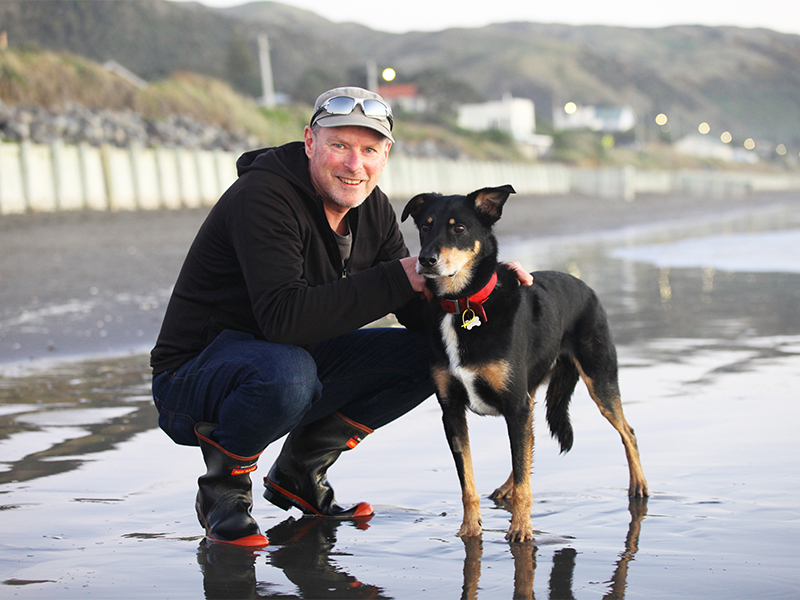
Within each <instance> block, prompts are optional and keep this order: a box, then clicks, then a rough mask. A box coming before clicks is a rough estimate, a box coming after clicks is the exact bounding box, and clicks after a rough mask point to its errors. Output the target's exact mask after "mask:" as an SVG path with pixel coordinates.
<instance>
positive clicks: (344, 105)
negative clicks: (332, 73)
mask: <svg viewBox="0 0 800 600" xmlns="http://www.w3.org/2000/svg"><path fill="white" fill-rule="evenodd" d="M355 107H356V100H355V98H348V97H346V96H337V97H336V98H331V99H330V100H329V101H328V102H327V104H326V106H325V111H326V112H327V113H328V114H329V115H349V114H350V113H351V112H353V109H354V108H355Z"/></svg>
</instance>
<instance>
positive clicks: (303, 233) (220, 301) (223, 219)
mask: <svg viewBox="0 0 800 600" xmlns="http://www.w3.org/2000/svg"><path fill="white" fill-rule="evenodd" d="M236 166H237V170H238V173H239V178H238V179H237V180H236V181H235V182H234V183H233V185H231V187H230V188H228V190H227V191H226V192H225V193H224V194H223V195H222V196H221V197H220V199H219V201H218V202H217V203H216V204H215V205H214V207H213V208H212V209H211V211H210V212H209V214H208V217H207V218H206V220H205V222H204V223H203V225H202V226H201V228H200V230H199V232H198V233H197V236H196V238H195V240H194V242H193V243H192V245H191V248H190V249H189V253H188V255H187V256H186V260H185V261H184V264H183V267H182V268H181V272H180V274H179V276H178V280H177V282H176V284H175V289H174V290H173V292H172V297H171V298H170V301H169V305H168V306H167V311H166V315H165V316H164V322H163V324H162V326H161V333H160V334H159V336H158V341H157V342H156V346H155V348H153V351H152V353H151V358H150V364H151V366H152V368H153V372H154V373H160V372H162V371H166V370H169V369H173V368H176V367H178V366H180V365H182V364H183V363H184V362H186V361H187V360H189V359H190V358H192V357H194V356H196V355H198V354H199V353H200V352H201V351H202V350H203V348H205V347H206V346H207V345H208V344H209V343H211V341H212V340H213V339H214V338H215V337H216V336H217V335H219V333H221V332H222V331H223V330H226V329H234V330H237V331H243V332H246V333H250V334H252V335H253V336H255V337H256V338H257V339H265V340H269V341H271V342H276V343H282V344H294V345H298V346H303V347H306V348H308V347H310V346H312V345H313V344H315V343H317V342H321V341H323V340H326V339H330V338H333V337H336V336H338V335H342V334H344V333H347V332H349V331H353V330H355V329H358V328H359V327H361V326H363V325H366V324H368V323H370V322H372V321H374V320H376V319H379V318H381V317H383V316H385V315H386V314H388V313H391V312H395V313H397V316H398V318H399V319H400V320H401V322H403V323H404V324H406V325H408V326H412V325H416V324H417V323H418V322H419V307H420V306H421V302H419V301H418V300H416V299H417V298H418V294H416V293H415V292H414V290H413V289H412V288H411V284H410V283H409V281H408V277H407V276H406V274H405V271H404V270H403V267H402V265H401V264H400V261H399V260H398V259H400V258H402V257H405V256H408V255H409V252H408V249H407V248H406V246H405V243H404V242H403V237H402V234H401V233H400V229H399V227H398V225H397V218H396V216H395V213H394V210H393V209H392V207H391V205H390V204H389V201H388V199H387V197H386V195H385V194H384V193H383V192H381V191H380V189H378V188H377V187H376V188H375V190H374V191H373V192H372V193H371V194H370V195H369V196H368V197H367V199H366V201H365V202H364V203H363V204H362V205H361V206H359V207H358V208H354V209H351V210H350V211H349V212H348V214H347V219H348V223H349V226H350V230H351V232H352V234H353V245H352V251H351V253H350V258H349V260H348V262H347V264H346V266H345V267H344V268H343V267H342V260H341V256H340V254H339V247H338V245H337V242H336V238H335V236H334V234H333V230H332V229H331V227H330V225H329V224H328V220H327V218H326V216H325V212H324V210H323V206H322V199H321V198H320V197H319V195H318V194H317V193H316V192H315V191H314V188H313V186H312V184H311V178H310V175H309V171H308V158H307V157H306V154H305V149H304V145H303V143H302V142H292V143H290V144H286V145H284V146H279V147H277V148H270V149H263V150H254V151H252V152H248V153H246V154H243V155H242V156H241V157H240V158H239V160H238V161H237V163H236ZM406 305H408V306H406ZM403 307H406V308H405V310H402V311H401V310H400V309H401V308H403ZM398 311H399V312H398Z"/></svg>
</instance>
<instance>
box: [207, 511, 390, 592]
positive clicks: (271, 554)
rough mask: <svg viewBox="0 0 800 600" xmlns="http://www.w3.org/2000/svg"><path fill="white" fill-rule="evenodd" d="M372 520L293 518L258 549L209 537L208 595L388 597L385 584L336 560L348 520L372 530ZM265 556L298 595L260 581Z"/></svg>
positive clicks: (284, 523)
mask: <svg viewBox="0 0 800 600" xmlns="http://www.w3.org/2000/svg"><path fill="white" fill-rule="evenodd" d="M370 518H371V517H366V518H363V519H358V520H355V519H353V520H347V521H345V520H339V519H317V518H302V519H299V520H298V519H295V518H294V517H290V518H289V519H287V520H285V521H283V522H281V523H279V524H278V525H276V526H275V527H273V528H272V529H270V530H269V531H268V532H267V537H268V538H269V542H270V545H269V546H268V547H267V548H266V549H265V550H264V551H259V552H258V553H254V552H253V551H252V550H248V549H247V548H242V547H239V546H232V545H229V544H217V543H213V542H212V543H209V542H207V541H206V540H205V539H204V540H203V541H202V542H201V543H200V547H199V548H198V551H197V560H198V563H200V566H201V570H202V572H203V588H204V590H205V595H206V598H208V599H223V598H224V599H232V598H331V599H336V598H347V599H358V598H376V599H379V598H386V596H385V595H383V590H382V589H381V588H379V587H377V586H374V585H369V584H365V583H362V582H361V581H359V580H358V579H357V578H355V577H353V576H352V575H349V574H348V573H346V572H344V571H343V570H342V569H341V568H340V567H338V566H336V565H335V564H333V562H332V561H331V558H330V557H331V551H332V550H333V548H334V546H335V545H336V529H337V528H338V527H340V526H341V525H342V524H344V523H347V524H348V525H350V526H353V527H357V528H358V529H367V528H368V527H369V525H368V523H367V522H368V521H369V519H370ZM261 555H264V556H266V558H267V562H268V563H269V564H271V565H273V566H275V567H277V568H279V569H281V570H282V571H283V572H284V574H285V575H286V577H287V578H288V579H289V580H290V581H291V582H292V583H294V584H295V585H296V586H297V593H295V594H285V593H279V592H276V591H274V590H270V589H269V588H270V587H271V586H270V584H268V583H258V582H257V581H256V570H255V563H256V559H257V557H258V556H261Z"/></svg>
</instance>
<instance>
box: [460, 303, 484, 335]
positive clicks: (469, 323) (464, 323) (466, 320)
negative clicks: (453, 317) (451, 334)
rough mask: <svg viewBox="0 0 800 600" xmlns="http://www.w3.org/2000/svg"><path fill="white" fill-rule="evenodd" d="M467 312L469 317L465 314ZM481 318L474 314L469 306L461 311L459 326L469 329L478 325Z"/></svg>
mask: <svg viewBox="0 0 800 600" xmlns="http://www.w3.org/2000/svg"><path fill="white" fill-rule="evenodd" d="M467 313H469V317H468V316H467ZM480 325H481V320H480V318H479V317H478V315H476V314H475V311H474V310H472V309H471V308H468V309H467V310H465V311H464V312H463V313H461V327H462V328H464V329H466V330H467V331H469V330H470V329H472V328H473V327H480Z"/></svg>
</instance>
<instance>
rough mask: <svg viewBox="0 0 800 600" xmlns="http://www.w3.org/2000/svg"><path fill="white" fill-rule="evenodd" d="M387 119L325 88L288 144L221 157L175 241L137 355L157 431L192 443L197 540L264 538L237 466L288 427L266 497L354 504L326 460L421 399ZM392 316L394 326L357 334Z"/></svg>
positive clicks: (426, 388)
mask: <svg viewBox="0 0 800 600" xmlns="http://www.w3.org/2000/svg"><path fill="white" fill-rule="evenodd" d="M392 126H393V121H392V113H391V109H390V107H389V105H388V104H386V102H384V101H383V99H382V98H381V97H380V96H379V95H377V94H374V93H372V92H369V91H367V90H363V89H361V88H354V87H347V88H337V89H334V90H330V91H328V92H325V93H324V94H322V95H321V96H320V97H319V98H318V99H317V101H316V104H315V106H314V115H313V117H312V119H311V122H310V125H309V126H307V127H306V128H305V131H304V140H303V142H293V143H289V144H286V145H284V146H280V147H277V148H270V149H264V150H257V151H253V152H249V153H246V154H244V155H243V156H242V157H241V158H240V159H239V160H238V162H237V169H238V173H239V178H238V179H237V181H236V182H235V183H234V184H233V185H232V186H231V187H230V188H229V189H228V190H227V191H226V192H225V193H224V194H223V195H222V196H221V198H220V199H219V201H218V202H217V204H216V205H215V206H214V207H213V208H212V209H211V211H210V212H209V215H208V217H207V218H206V221H205V222H204V223H203V225H202V227H201V228H200V230H199V232H198V234H197V237H196V238H195V240H194V242H193V244H192V246H191V248H190V250H189V253H188V255H187V257H186V260H185V262H184V265H183V267H182V269H181V272H180V275H179V276H178V280H177V283H176V284H175V288H174V291H173V293H172V297H171V299H170V302H169V305H168V307H167V311H166V315H165V317H164V322H163V325H162V329H161V333H160V334H159V337H158V341H157V343H156V346H155V348H154V349H153V351H152V354H151V365H152V367H153V374H154V375H153V396H154V400H155V404H156V407H157V408H158V411H159V425H160V427H161V428H162V429H163V430H164V431H165V432H166V433H167V434H168V435H169V436H170V437H171V438H172V439H173V441H175V442H176V443H178V444H184V445H199V446H200V448H201V450H202V453H203V457H204V459H205V462H206V467H207V473H206V474H205V475H203V476H201V477H200V478H199V479H198V486H199V491H198V494H197V501H196V509H197V514H198V518H199V520H200V523H201V525H202V526H203V527H204V528H205V530H206V534H207V536H208V537H209V538H210V539H212V540H215V541H219V542H225V543H230V544H237V545H243V546H263V545H266V544H267V540H266V538H265V537H264V536H263V535H262V534H261V531H260V529H259V527H258V524H257V523H256V521H255V519H254V518H253V517H252V515H251V512H250V511H251V509H252V492H251V482H250V476H249V473H250V472H252V471H254V470H255V469H256V461H257V460H258V457H259V455H260V454H261V453H262V451H263V450H264V448H266V447H267V446H268V445H269V444H270V443H272V442H273V441H275V440H277V439H279V438H280V437H282V436H284V435H286V434H287V433H288V434H289V435H288V437H287V438H286V441H285V442H284V445H283V448H282V449H281V452H280V455H279V456H278V458H277V460H276V461H275V464H274V465H273V466H272V468H271V470H270V471H269V474H268V475H267V476H266V477H265V478H264V483H265V492H264V497H265V498H266V499H267V500H269V501H270V502H272V503H273V504H275V505H277V506H278V507H280V508H283V509H288V508H290V507H291V506H295V507H297V508H300V510H302V511H303V512H304V513H305V514H310V515H317V516H327V517H359V516H367V515H371V514H372V512H373V511H372V507H371V506H370V505H369V504H367V503H366V502H361V503H358V504H356V505H354V506H350V507H342V506H340V505H339V504H337V503H336V501H335V498H334V494H333V489H332V488H331V486H330V485H329V484H328V482H327V477H326V472H327V469H328V467H330V465H331V464H333V462H334V461H335V460H336V459H337V458H338V457H339V455H340V454H341V453H342V452H343V451H346V450H348V449H351V448H353V447H355V446H356V445H357V444H358V443H359V442H360V441H361V440H362V439H363V438H364V437H365V436H366V435H367V434H369V433H372V432H373V431H374V430H375V429H378V428H379V427H382V426H383V425H386V424H387V423H389V422H391V421H393V420H394V419H396V418H397V417H399V416H401V415H403V414H405V413H406V412H408V411H409V410H411V409H412V408H414V407H415V406H417V405H418V404H419V403H421V402H422V401H423V400H425V399H426V398H427V397H429V396H430V395H431V394H433V385H432V383H431V380H430V375H429V370H428V353H427V342H426V338H425V335H424V334H423V333H422V332H420V331H418V330H415V329H418V323H419V322H420V319H419V311H420V308H421V304H422V299H421V298H420V292H421V291H422V290H423V288H424V279H423V278H422V277H421V276H420V275H418V274H417V273H416V271H415V263H416V258H415V257H409V256H408V254H409V252H408V250H407V248H406V246H405V244H404V242H403V238H402V235H401V233H400V231H399V228H398V225H397V220H396V217H395V215H394V211H393V210H392V208H391V206H390V204H389V202H388V199H387V198H386V196H385V194H383V192H381V191H380V189H379V188H377V183H378V179H379V178H380V175H381V173H382V172H383V169H384V167H385V165H386V160H387V158H388V155H389V149H390V148H391V145H392V143H393V142H394V139H393V137H392ZM392 312H393V313H395V314H396V315H397V317H398V319H399V320H400V322H401V323H403V324H404V325H406V328H364V329H360V328H361V327H362V326H364V325H367V324H368V323H371V322H372V321H374V320H376V319H378V318H380V317H383V316H385V315H386V314H388V313H392Z"/></svg>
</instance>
